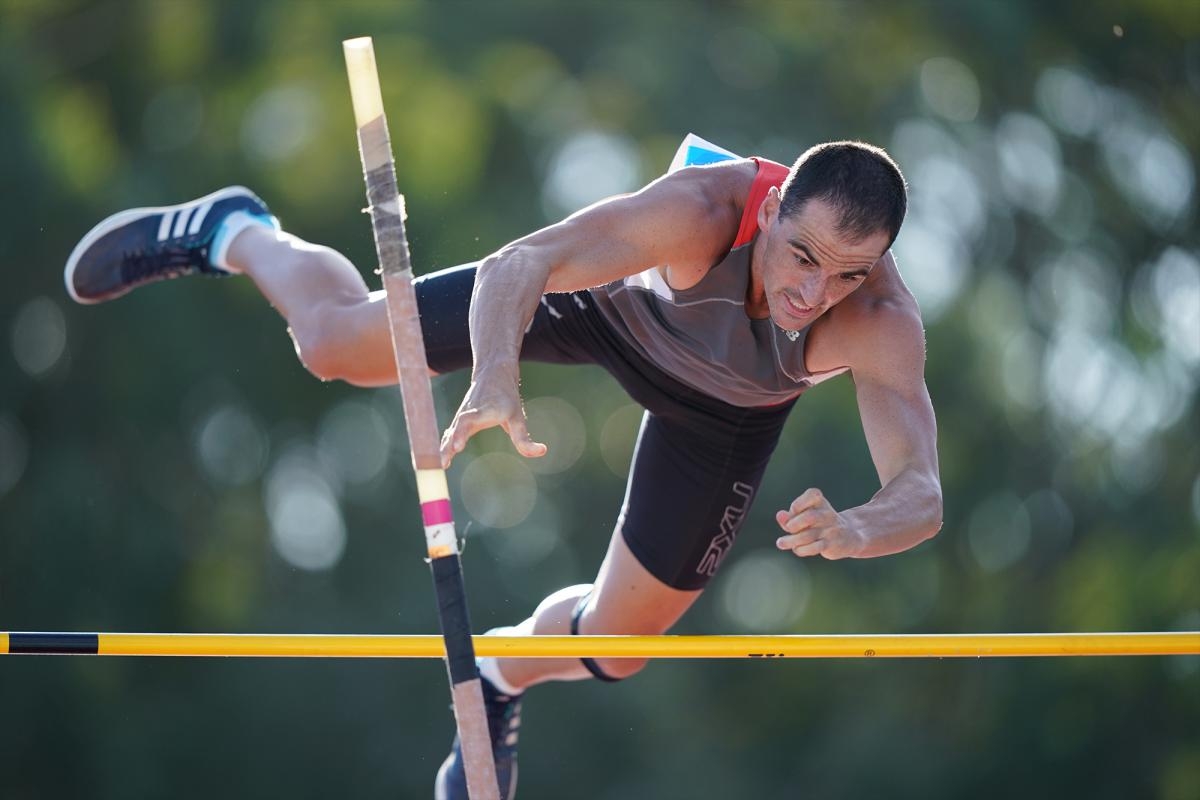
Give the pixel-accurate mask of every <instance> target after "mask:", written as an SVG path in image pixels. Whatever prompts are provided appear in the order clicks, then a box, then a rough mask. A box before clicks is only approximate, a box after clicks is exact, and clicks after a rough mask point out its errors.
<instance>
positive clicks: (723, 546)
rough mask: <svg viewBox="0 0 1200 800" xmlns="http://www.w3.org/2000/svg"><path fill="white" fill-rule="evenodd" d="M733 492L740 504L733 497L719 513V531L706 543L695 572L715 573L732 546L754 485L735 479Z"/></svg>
mask: <svg viewBox="0 0 1200 800" xmlns="http://www.w3.org/2000/svg"><path fill="white" fill-rule="evenodd" d="M733 493H734V494H735V495H737V496H738V497H739V498H741V500H740V503H741V504H740V505H735V504H736V503H738V502H739V501H738V500H736V499H735V500H734V502H733V503H730V504H729V505H727V506H725V513H724V514H722V515H721V532H720V533H718V534H717V535H716V536H714V537H713V540H712V541H711V542H709V543H708V549H707V550H705V551H704V558H702V559H700V566H698V567H696V572H698V573H699V574H701V575H707V576H708V577H710V578H711V577H712V576H714V575H716V574H717V568H718V567H720V566H721V562H722V561H724V560H725V556H726V555H727V554H728V553H729V549H730V548H731V547H733V540H734V539H735V538H736V537H737V532H738V529H739V528H741V527H742V520H743V519H744V518H745V517H746V511H747V510H748V509H749V508H750V500H751V499H752V498H753V497H754V487H753V486H751V485H750V484H748V483H742V482H741V481H737V482H736V483H734V484H733Z"/></svg>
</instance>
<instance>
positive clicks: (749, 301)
mask: <svg viewBox="0 0 1200 800" xmlns="http://www.w3.org/2000/svg"><path fill="white" fill-rule="evenodd" d="M761 233H762V232H761V231H760V232H759V235H758V236H755V237H754V242H753V243H752V244H751V245H750V280H749V282H748V283H747V284H746V316H748V317H750V318H751V319H766V318H767V317H769V316H771V309H770V307H769V306H768V305H767V293H766V292H765V291H763V281H762V267H761V264H762V251H763V249H764V245H765V241H766V237H764V236H762V235H761Z"/></svg>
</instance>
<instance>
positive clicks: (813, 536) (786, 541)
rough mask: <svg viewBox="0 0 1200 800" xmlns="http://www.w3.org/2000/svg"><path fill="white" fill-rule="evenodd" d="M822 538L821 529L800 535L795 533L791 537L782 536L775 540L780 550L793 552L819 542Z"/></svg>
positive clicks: (811, 529)
mask: <svg viewBox="0 0 1200 800" xmlns="http://www.w3.org/2000/svg"><path fill="white" fill-rule="evenodd" d="M820 538H821V529H820V528H810V529H809V530H806V531H801V532H800V533H794V534H792V535H791V536H780V537H779V538H778V539H776V540H775V546H776V547H778V548H779V549H780V550H791V549H793V548H796V547H800V546H801V545H806V544H812V543H813V542H816V541H819V540H820Z"/></svg>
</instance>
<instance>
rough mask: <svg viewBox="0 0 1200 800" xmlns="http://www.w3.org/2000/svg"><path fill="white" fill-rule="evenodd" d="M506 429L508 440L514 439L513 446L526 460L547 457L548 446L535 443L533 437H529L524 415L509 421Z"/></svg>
mask: <svg viewBox="0 0 1200 800" xmlns="http://www.w3.org/2000/svg"><path fill="white" fill-rule="evenodd" d="M504 428H505V430H507V431H508V438H509V439H512V443H513V446H514V447H516V448H517V452H518V453H520V454H521V455H523V456H525V457H526V458H540V457H542V456H544V455H546V450H547V447H546V445H544V444H542V443H541V442H535V441H534V440H533V437H532V436H530V435H529V429H528V428H527V427H526V425H525V418H524V415H518V416H515V417H513V418H511V419H509V421H508V423H507V424H505V426H504Z"/></svg>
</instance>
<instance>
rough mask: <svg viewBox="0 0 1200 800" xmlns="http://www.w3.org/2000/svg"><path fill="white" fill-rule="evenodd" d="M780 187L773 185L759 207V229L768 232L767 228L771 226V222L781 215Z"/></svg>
mask: <svg viewBox="0 0 1200 800" xmlns="http://www.w3.org/2000/svg"><path fill="white" fill-rule="evenodd" d="M779 200H780V197H779V188H778V187H775V186H772V187H771V188H770V189H768V190H767V196H766V197H764V198H763V201H762V205H760V206H759V207H758V229H759V230H760V231H763V232H766V230H767V228H769V227H771V223H772V222H774V221H775V220H776V218H778V216H779Z"/></svg>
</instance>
